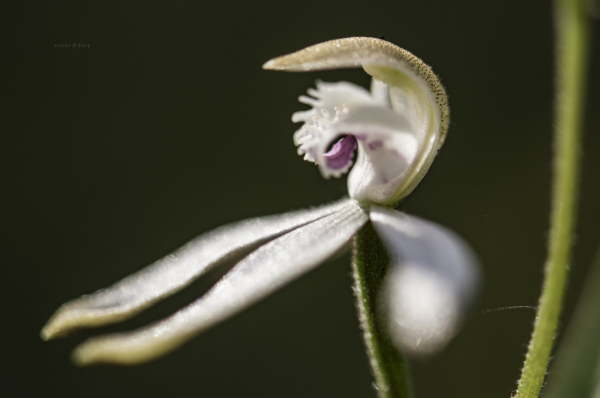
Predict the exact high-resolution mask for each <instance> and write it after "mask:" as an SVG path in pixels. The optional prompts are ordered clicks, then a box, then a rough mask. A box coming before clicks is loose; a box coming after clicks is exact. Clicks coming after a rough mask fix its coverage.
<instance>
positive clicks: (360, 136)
mask: <svg viewBox="0 0 600 398" xmlns="http://www.w3.org/2000/svg"><path fill="white" fill-rule="evenodd" d="M354 138H356V139H357V140H359V141H366V140H367V135H366V134H365V133H360V134H354Z"/></svg>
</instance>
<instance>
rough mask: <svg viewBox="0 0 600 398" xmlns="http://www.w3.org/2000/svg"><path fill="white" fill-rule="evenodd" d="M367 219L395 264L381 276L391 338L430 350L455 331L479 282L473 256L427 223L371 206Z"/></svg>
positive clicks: (416, 351)
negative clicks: (383, 278) (385, 274)
mask: <svg viewBox="0 0 600 398" xmlns="http://www.w3.org/2000/svg"><path fill="white" fill-rule="evenodd" d="M371 220H372V221H373V224H374V226H375V228H376V229H377V232H378V233H379V236H380V237H381V238H382V239H383V241H384V242H385V244H386V247H387V248H388V251H389V253H390V255H391V257H392V259H393V261H394V264H395V265H396V266H394V267H392V268H391V269H390V273H389V274H388V276H387V277H386V278H387V280H386V287H385V291H384V294H386V296H387V297H386V299H387V301H386V309H387V311H388V313H387V316H388V325H389V328H390V332H391V336H392V338H393V339H394V341H395V343H396V344H397V345H398V346H400V347H401V348H402V349H404V350H406V351H408V352H409V353H412V354H430V353H433V352H435V351H437V350H439V349H441V348H442V347H443V346H445V345H446V343H447V342H448V341H449V340H450V339H451V338H452V337H453V336H454V334H455V333H456V331H457V329H458V327H459V326H460V321H461V319H462V317H463V314H464V312H465V310H466V309H467V308H468V306H469V305H470V303H471V302H472V300H473V298H474V296H475V293H476V291H477V286H478V282H479V271H478V267H477V262H476V260H475V256H474V255H473V253H472V252H471V250H470V249H469V247H468V246H467V245H466V244H465V243H464V242H463V241H462V239H460V238H459V237H458V236H457V235H455V234H454V233H452V232H451V231H449V230H447V229H445V228H443V227H440V226H439V225H436V224H434V223H432V222H429V221H425V220H422V219H419V218H417V217H414V216H408V215H406V214H403V213H400V212H398V211H395V210H391V209H387V208H382V207H379V206H373V207H372V208H371Z"/></svg>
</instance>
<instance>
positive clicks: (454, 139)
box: [0, 0, 600, 398]
mask: <svg viewBox="0 0 600 398" xmlns="http://www.w3.org/2000/svg"><path fill="white" fill-rule="evenodd" d="M1 15H2V17H1V18H2V22H1V23H0V31H2V37H3V40H2V42H3V43H2V44H0V46H1V48H2V58H3V61H2V63H1V64H0V69H1V79H2V81H3V83H2V97H3V101H2V102H3V103H4V105H3V107H2V110H3V111H2V117H1V118H0V125H1V132H2V133H1V134H2V145H1V151H2V155H1V156H0V163H1V165H0V173H1V174H2V181H3V182H2V186H3V191H2V195H1V200H2V203H3V204H2V209H3V210H2V213H3V215H2V227H3V229H4V236H3V238H2V239H1V242H2V246H3V250H2V258H3V264H2V275H3V276H2V278H1V281H2V282H1V284H2V286H3V287H2V289H1V293H0V294H1V295H2V297H1V303H2V304H1V305H2V312H1V317H2V328H1V329H2V331H1V333H2V338H1V340H0V341H1V343H0V344H1V352H2V355H1V356H0V358H1V370H2V371H1V374H2V395H3V396H6V397H55V396H56V397H63V398H66V397H82V396H84V397H88V398H91V397H106V396H110V397H131V396H135V397H138V396H139V397H148V398H150V397H165V396H172V397H348V398H350V397H375V396H376V394H375V391H374V389H373V386H372V378H371V375H370V371H369V367H368V365H367V358H366V356H365V354H364V349H363V343H362V340H361V336H360V334H359V329H358V322H357V320H356V316H355V311H354V302H353V296H352V291H351V288H350V284H351V278H350V276H349V272H350V266H349V255H345V256H342V257H340V258H338V259H336V260H333V261H329V262H328V263H326V264H324V265H323V266H321V267H320V268H318V269H317V270H316V271H314V272H312V273H310V274H308V275H306V276H304V277H303V278H301V279H300V280H297V281H295V282H294V283H292V284H291V285H289V286H287V287H286V288H284V289H283V290H281V291H280V292H278V293H277V294H275V295H273V296H272V297H270V298H268V299H267V300H265V301H264V302H262V303H260V304H258V305H256V306H254V307H253V308H251V309H250V310H248V311H245V312H243V313H242V314H241V315H239V316H237V317H235V318H233V319H231V320H229V321H227V322H225V323H224V324H222V325H220V326H218V327H216V328H214V329H212V330H210V331H208V332H206V333H205V334H203V335H202V336H200V337H199V338H197V339H195V340H193V341H192V342H191V343H189V344H187V345H185V346H184V347H183V348H181V349H179V350H178V351H176V352H175V353H173V354H172V355H169V356H167V357H165V358H163V359H160V360H158V361H156V362H153V363H150V364H147V365H143V366H138V367H132V368H122V367H93V368H86V369H80V368H77V367H75V366H73V365H72V364H71V363H70V362H69V353H70V351H71V350H72V349H73V347H75V345H76V344H77V343H79V342H81V341H83V340H84V339H85V338H87V337H89V336H91V335H95V334H97V333H99V332H101V333H102V332H104V333H106V332H112V331H119V330H129V329H132V328H136V327H139V326H142V325H145V324H147V323H149V322H152V321H154V320H157V319H160V318H161V317H164V316H167V315H168V314H170V313H171V312H173V311H174V310H176V309H178V308H180V307H181V306H183V305H185V304H187V303H189V302H191V301H192V300H194V299H195V298H196V297H197V296H199V295H200V294H201V293H202V292H204V291H205V290H206V289H207V288H208V287H209V286H210V285H211V284H212V283H214V280H215V279H216V276H215V275H209V276H208V277H207V278H205V279H204V280H202V281H200V282H198V283H196V284H194V285H193V286H191V287H190V288H189V289H187V290H186V291H184V292H183V293H181V294H178V295H177V296H175V297H173V298H171V299H169V300H166V301H164V302H162V303H160V304H159V305H156V306H155V307H153V308H152V309H151V310H148V311H146V312H145V313H143V314H142V315H140V316H139V317H137V318H135V319H133V320H130V321H127V322H125V323H123V324H121V325H116V326H111V327H106V328H103V329H102V330H100V331H99V332H98V331H86V332H82V333H79V334H77V335H74V336H71V337H69V338H66V339H60V340H57V341H51V342H42V341H41V340H40V338H39V335H38V333H39V330H40V328H41V327H42V325H43V324H44V323H45V321H46V320H47V318H48V317H49V316H50V315H51V314H52V312H53V311H54V310H55V309H56V308H57V307H58V306H59V305H60V304H62V303H63V302H65V301H67V300H70V299H72V298H75V297H78V296H79V295H81V294H84V293H90V292H93V291H94V290H96V289H99V288H101V287H105V286H107V285H109V284H111V283H113V282H115V281H117V280H118V279H120V278H121V277H124V276H126V275H128V274H130V273H131V272H133V271H136V270H138V269H139V268H141V267H143V266H145V265H147V264H149V263H151V262H152V261H153V260H155V259H157V258H159V257H161V256H163V255H165V254H167V253H169V252H170V251H172V250H173V249H175V248H177V247H178V246H179V245H181V244H183V243H185V242H186V241H188V240H189V239H191V238H193V237H194V236H196V235H198V234H200V233H202V232H205V231H208V230H210V229H212V228H214V227H217V226H220V225H223V224H225V223H229V222H233V221H236V220H241V219H244V218H248V217H253V216H258V215H267V214H276V213H282V212H285V211H288V210H292V209H299V208H304V207H308V206H312V205H318V204H323V203H327V202H331V201H333V200H336V199H338V198H339V197H341V196H342V195H344V194H345V192H346V188H345V181H344V180H343V179H342V180H333V181H326V180H323V179H322V178H321V177H320V175H319V173H318V171H317V168H316V167H315V166H314V165H312V164H310V163H307V162H303V161H302V159H301V158H300V157H299V156H297V155H296V149H295V147H294V145H293V143H292V134H293V132H294V131H295V130H296V128H297V126H296V125H294V124H293V123H292V122H291V121H290V116H291V114H292V113H293V112H294V111H297V110H301V109H305V108H306V106H304V105H302V104H299V103H298V102H297V97H298V96H299V95H301V94H304V93H305V91H306V89H307V88H309V87H312V86H313V85H314V81H315V79H317V78H320V79H323V80H325V81H339V80H349V81H352V82H355V83H359V84H362V85H365V86H367V85H368V84H369V78H368V76H367V75H366V74H365V73H364V72H363V71H361V70H345V71H329V72H319V73H310V74H286V73H276V72H267V71H263V70H261V65H262V64H263V63H264V62H265V61H267V60H268V59H270V58H272V57H275V56H279V55H282V54H286V53H289V52H292V51H295V50H298V49H301V48H303V47H305V46H308V45H311V44H315V43H318V42H321V41H325V40H329V39H335V38H341V37H348V36H374V37H379V36H384V37H385V39H386V40H389V41H391V42H393V43H395V44H397V45H399V46H401V47H403V48H406V49H408V50H409V51H411V52H413V53H414V54H416V55H417V56H419V57H420V58H422V59H423V60H424V61H425V62H426V63H428V64H430V65H432V67H433V70H434V71H435V72H436V73H437V74H439V75H440V77H441V80H442V82H443V83H444V85H445V87H446V89H447V91H448V93H449V97H450V106H451V123H452V124H451V128H450V132H449V136H448V140H447V141H446V144H445V145H444V148H443V150H442V151H441V152H440V154H439V156H438V158H437V159H436V161H435V162H434V164H433V167H432V168H431V170H430V172H429V174H428V175H427V177H426V178H425V179H424V181H423V182H422V183H421V185H420V186H419V188H418V189H417V190H416V191H415V192H414V194H412V195H411V196H410V198H409V199H408V200H407V201H406V203H405V205H404V209H405V211H407V212H409V213H411V214H415V215H418V216H421V217H424V218H427V219H430V220H433V221H435V222H437V223H439V224H442V225H445V226H447V227H449V228H451V229H453V230H455V231H457V232H458V233H459V234H460V235H462V236H463V237H464V238H465V239H466V240H467V241H468V242H470V244H471V245H472V246H473V248H474V249H475V251H476V252H477V253H478V255H479V257H480V259H481V263H482V267H483V272H484V275H485V285H484V288H483V290H482V294H481V297H480V300H479V302H478V303H477V305H476V308H475V309H474V311H473V314H472V316H471V317H470V318H469V319H468V320H467V322H466V324H465V325H464V329H463V331H462V333H461V334H460V335H459V336H458V337H457V338H456V339H455V340H454V341H453V342H452V343H451V344H450V346H449V347H448V348H447V349H446V350H445V351H444V352H443V353H441V354H440V355H438V356H436V357H434V358H431V359H428V360H426V361H417V362H414V363H413V366H412V371H413V378H414V384H415V390H416V396H417V397H461V398H468V397H487V398H495V397H498V398H508V397H509V396H510V393H511V391H513V390H514V389H515V387H516V384H515V383H516V381H517V378H518V377H519V371H520V368H521V366H522V361H523V358H524V354H525V348H526V344H527V341H528V337H529V333H530V330H531V326H532V321H533V317H534V311H533V310H531V309H513V310H506V311H500V312H494V313H491V314H487V315H481V313H482V312H484V311H485V310H488V309H495V308H499V307H505V306H534V305H536V303H537V297H538V294H539V291H540V284H541V278H542V273H543V271H542V267H543V263H544V259H545V249H546V239H547V231H548V212H549V198H550V171H551V164H550V160H551V146H552V141H551V136H552V132H553V125H552V106H553V82H554V77H553V53H554V51H553V26H552V20H551V9H550V5H549V4H548V2H545V1H533V2H522V1H516V0H509V1H502V2H498V1H496V2H481V1H452V2H447V1H372V2H358V1H350V2H333V1H332V2H325V1H313V0H305V1H298V2H281V1H253V2H242V1H238V2H228V1H220V2H197V1H182V2H176V3H173V2H163V3H161V2H127V3H120V2H116V3H114V4H109V3H107V2H96V3H85V4H83V3H80V2H71V3H65V2H59V3H56V2H53V3H40V2H38V3H33V2H20V3H19V4H18V6H14V5H13V8H12V9H11V10H6V11H5V12H3V13H2V14H1ZM596 25H597V23H596ZM73 44H75V45H76V47H75V48H73ZM66 45H70V47H64V46H66ZM77 45H81V46H79V47H77ZM599 67H600V37H599V35H598V33H596V34H595V38H594V41H593V50H592V57H591V65H590V72H591V73H590V80H589V90H588V100H589V101H588V106H587V110H588V112H587V116H586V123H585V140H584V143H583V145H582V148H581V149H582V152H583V154H584V158H583V173H582V193H581V200H580V207H579V210H580V218H579V223H578V228H577V234H576V236H574V239H575V241H576V246H575V257H574V261H573V263H572V267H571V268H572V272H571V284H570V287H569V291H568V296H567V304H566V312H565V317H564V318H563V319H564V321H565V322H566V321H568V319H569V316H570V314H571V312H572V309H573V306H574V303H575V299H576V297H577V293H578V292H579V290H580V288H581V286H582V282H583V279H584V278H585V272H586V269H587V268H588V265H589V264H590V262H591V259H592V257H593V254H594V252H595V250H596V248H597V246H598V244H599V243H600V206H599V204H600V186H599V185H600V184H599V183H598V182H599V178H598V177H599V175H600V158H599V157H598V156H597V152H598V148H600V134H599V132H600V113H598V112H597V110H598V109H599V108H600V95H599V93H600V75H599V74H598V73H594V71H598V68H599Z"/></svg>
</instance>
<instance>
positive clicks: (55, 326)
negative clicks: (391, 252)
mask: <svg viewBox="0 0 600 398" xmlns="http://www.w3.org/2000/svg"><path fill="white" fill-rule="evenodd" d="M351 202H352V200H351V199H344V200H341V201H339V202H336V203H333V204H331V205H326V206H321V207H318V208H314V209H308V210H300V211H296V212H290V213H286V214H280V215H274V216H268V217H259V218H253V219H249V220H245V221H241V222H237V223H234V224H230V225H226V226H223V227H220V228H217V229H215V230H213V231H211V232H208V233H206V234H203V235H200V236H199V237H197V238H196V239H194V240H192V241H191V242H189V243H187V244H186V245H184V246H183V247H181V248H180V249H178V250H177V251H175V252H174V253H172V254H170V255H168V256H166V257H164V258H163V259H161V260H158V261H156V262H155V263H154V264H152V265H150V266H148V267H146V268H144V269H142V270H141V271H138V272H137V273H135V274H133V275H130V276H128V277H126V278H125V279H123V280H121V281H119V282H117V283H115V284H114V285H113V286H111V287H109V288H106V289H102V290H99V291H97V292H95V293H93V294H90V295H85V296H82V297H80V298H78V299H75V300H73V301H70V302H68V303H66V304H64V305H63V306H61V307H60V308H59V309H58V310H57V311H56V312H55V314H54V315H53V316H52V317H51V318H50V320H49V321H48V323H47V324H46V326H45V327H44V328H43V329H42V332H41V335H42V338H43V339H50V338H53V337H57V336H60V335H64V334H67V333H69V332H71V331H72V330H74V329H78V328H84V327H94V326H101V325H105V324H109V323H114V322H119V321H122V320H124V319H127V318H130V317H132V316H134V315H135V314H137V313H139V312H140V311H142V310H144V309H145V308H147V307H149V306H151V305H152V304H154V303H155V302H157V301H159V300H161V299H163V298H164V297H167V296H169V295H172V294H173V293H175V292H177V291H179V290H181V289H183V288H184V287H185V286H187V285H189V284H190V283H192V282H193V281H194V280H195V279H196V278H198V277H199V276H200V275H202V274H204V273H205V272H207V271H208V270H209V269H211V268H212V266H214V265H216V264H218V262H219V261H220V260H223V259H226V258H228V257H229V256H230V255H235V254H240V253H243V251H245V250H250V249H252V248H254V247H256V245H257V244H259V243H262V242H265V241H266V240H269V239H273V238H275V237H277V236H279V235H281V234H283V233H285V232H288V231H290V230H292V229H294V228H297V227H299V226H301V225H304V224H307V223H309V222H312V221H314V220H317V219H319V218H321V217H324V216H327V215H329V214H332V213H334V212H336V211H338V210H339V209H341V208H344V207H346V206H348V203H351Z"/></svg>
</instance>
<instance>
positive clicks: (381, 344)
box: [352, 222, 412, 398]
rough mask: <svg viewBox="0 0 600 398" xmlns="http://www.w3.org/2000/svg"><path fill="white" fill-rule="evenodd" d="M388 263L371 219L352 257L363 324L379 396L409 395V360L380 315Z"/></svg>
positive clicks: (403, 397)
mask: <svg viewBox="0 0 600 398" xmlns="http://www.w3.org/2000/svg"><path fill="white" fill-rule="evenodd" d="M388 266H389V258H388V256H387V252H386V249H385V246H384V245H383V243H382V242H381V240H380V239H379V237H378V236H377V232H376V231H375V229H374V228H373V225H372V224H371V223H370V222H369V223H367V224H366V225H365V226H364V227H363V228H362V229H361V230H360V231H359V232H358V233H357V234H356V236H355V238H354V251H353V261H352V275H353V277H354V293H355V295H356V307H357V310H358V316H359V320H360V326H361V329H362V331H363V337H364V340H365V345H366V348H367V355H368V356H369V361H370V364H371V370H372V371H373V376H374V377H375V385H376V388H377V393H378V394H379V397H380V398H409V397H411V396H412V394H411V388H410V379H409V372H408V364H407V361H406V359H405V358H404V356H403V355H402V354H401V353H400V352H399V351H398V350H397V349H396V348H395V347H394V345H393V344H392V342H391V340H390V338H389V336H388V334H387V329H386V328H385V325H383V324H382V322H381V320H380V319H379V318H378V314H379V312H380V311H379V309H380V306H381V303H380V301H379V291H380V290H381V286H382V283H383V278H384V276H385V274H386V271H387V268H388Z"/></svg>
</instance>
